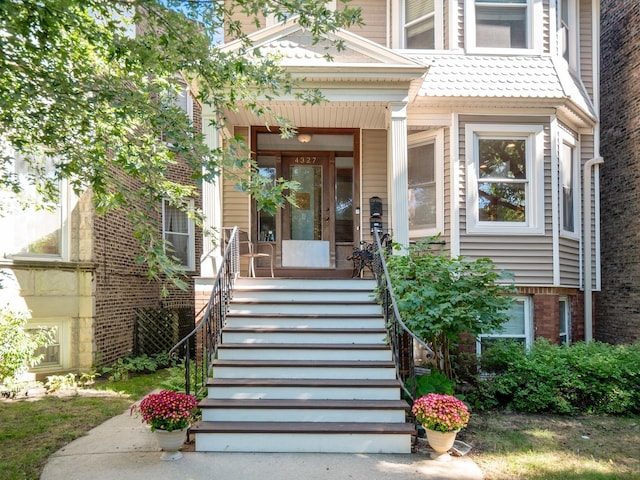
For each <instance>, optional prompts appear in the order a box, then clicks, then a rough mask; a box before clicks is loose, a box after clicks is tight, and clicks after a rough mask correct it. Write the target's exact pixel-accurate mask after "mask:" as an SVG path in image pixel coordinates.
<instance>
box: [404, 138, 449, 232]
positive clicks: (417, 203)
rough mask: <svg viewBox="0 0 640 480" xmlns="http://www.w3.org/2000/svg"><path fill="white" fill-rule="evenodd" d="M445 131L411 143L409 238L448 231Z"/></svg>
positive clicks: (416, 139)
mask: <svg viewBox="0 0 640 480" xmlns="http://www.w3.org/2000/svg"><path fill="white" fill-rule="evenodd" d="M442 137H443V135H442V132H439V133H438V134H437V135H434V134H432V133H430V134H426V133H420V134H414V135H412V136H410V137H409V140H408V144H409V145H408V147H409V148H408V171H409V173H408V183H409V192H408V198H409V237H410V238H412V239H415V238H423V237H428V236H432V235H435V234H437V233H438V232H442V231H443V230H444V218H443V217H444V213H443V208H444V207H443V205H442V201H443V198H444V192H443V189H444V185H443V183H444V180H443V172H442V168H443V152H442V148H443V146H442V142H443V138H442Z"/></svg>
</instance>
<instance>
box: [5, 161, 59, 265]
mask: <svg viewBox="0 0 640 480" xmlns="http://www.w3.org/2000/svg"><path fill="white" fill-rule="evenodd" d="M8 154H9V155H8V158H10V159H11V161H9V162H7V163H5V165H4V166H3V169H2V170H4V171H5V172H7V170H8V172H7V173H8V175H9V176H11V177H13V178H14V179H15V180H16V181H17V183H19V184H20V188H21V189H22V191H21V192H20V193H19V194H15V193H13V192H8V191H0V203H1V204H2V206H1V207H0V230H1V231H2V232H5V233H4V234H3V235H1V236H0V248H1V250H2V251H1V252H0V253H1V254H2V256H4V257H5V258H22V257H28V258H34V257H37V258H38V259H39V260H60V259H62V258H65V257H66V256H67V254H68V252H67V248H66V245H67V239H68V235H67V231H66V225H67V222H66V221H65V215H66V207H67V205H66V202H64V201H63V199H65V198H66V188H65V184H64V183H63V182H60V183H59V185H58V189H59V195H58V200H57V201H55V202H48V203H45V202H44V200H43V196H42V194H41V193H40V192H39V191H38V188H37V187H36V186H35V185H33V183H32V182H30V181H29V179H30V178H31V177H32V176H34V175H35V176H36V177H38V176H41V175H46V176H52V175H53V174H54V170H55V161H54V159H52V158H50V157H43V158H41V159H39V161H36V163H37V164H38V165H37V172H36V165H35V164H34V163H33V161H32V162H29V161H27V160H26V159H25V158H24V157H23V156H22V155H20V154H19V153H17V152H13V151H12V149H9V151H8Z"/></svg>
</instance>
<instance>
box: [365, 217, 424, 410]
mask: <svg viewBox="0 0 640 480" xmlns="http://www.w3.org/2000/svg"><path fill="white" fill-rule="evenodd" d="M373 233H374V238H375V242H376V246H377V248H375V249H374V252H373V262H372V264H373V265H372V270H373V273H374V275H375V277H376V280H377V282H378V300H379V301H380V303H381V304H382V310H383V314H384V319H385V324H386V327H387V332H388V334H389V343H390V345H391V349H392V352H393V359H394V362H395V365H396V375H397V377H398V380H399V381H400V382H401V384H402V388H403V390H404V392H405V393H406V395H407V396H408V397H409V398H410V399H411V401H413V400H415V397H416V382H415V376H416V370H415V361H414V357H413V347H414V342H417V343H418V345H420V346H422V347H423V348H424V349H425V351H426V353H427V355H428V356H430V357H431V356H433V355H434V353H433V350H432V349H431V347H429V345H427V344H426V343H425V342H423V341H422V340H421V339H420V338H419V337H417V336H416V335H415V334H414V333H413V332H412V331H411V330H410V329H409V327H407V326H406V325H405V323H404V322H403V321H402V317H401V316H400V311H399V310H398V305H397V304H396V299H395V296H394V294H393V285H392V283H391V278H390V277H389V270H388V269H387V262H386V261H385V252H389V251H390V247H391V237H390V235H389V234H388V233H385V234H384V235H383V236H382V238H381V236H380V231H379V230H377V229H376V230H374V231H373Z"/></svg>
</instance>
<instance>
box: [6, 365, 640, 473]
mask: <svg viewBox="0 0 640 480" xmlns="http://www.w3.org/2000/svg"><path fill="white" fill-rule="evenodd" d="M167 377H168V372H167V371H159V372H156V373H153V374H149V375H141V376H137V377H133V378H131V379H130V380H126V381H122V382H117V383H106V382H104V383H100V384H99V385H97V386H96V389H95V390H93V391H91V392H85V391H79V393H78V394H75V395H74V394H72V395H66V396H58V395H55V394H53V395H38V396H35V397H27V398H24V397H22V398H20V399H18V400H6V399H2V400H0V426H1V427H0V445H2V448H0V465H2V468H1V469H0V480H18V479H29V480H37V479H38V478H39V476H40V473H41V471H42V468H43V467H44V464H45V463H46V461H47V458H48V457H49V455H51V454H52V453H54V452H56V451H57V450H59V449H60V448H61V447H63V446H64V445H66V444H67V443H69V442H70V441H72V440H74V439H76V438H78V437H80V436H82V435H84V434H85V433H86V432H87V431H88V430H90V429H91V428H93V427H95V426H97V425H99V424H100V423H102V422H104V421H105V420H107V419H108V418H110V417H112V416H114V415H118V414H120V413H122V412H123V411H125V410H127V409H128V408H129V407H130V406H131V404H132V403H133V402H134V401H135V400H138V399H140V398H141V397H142V396H144V395H145V394H147V393H148V392H150V391H151V390H153V389H155V388H158V387H159V386H160V384H161V383H162V382H163V381H164V380H165V379H166V378H167ZM458 438H459V439H460V440H462V441H464V442H466V443H469V444H471V445H472V446H473V450H471V452H470V453H469V456H470V457H471V458H472V459H473V460H474V461H475V462H476V463H477V464H478V466H479V467H480V468H481V469H482V471H483V472H484V474H485V476H486V478H487V480H506V479H532V480H551V479H562V480H578V479H580V480H614V479H615V480H633V479H640V417H633V418H617V417H602V416H588V417H560V416H553V415H523V414H514V413H508V412H500V413H473V414H472V415H471V421H470V422H469V425H468V427H467V428H465V429H464V430H463V431H462V432H461V433H460V434H459V435H458Z"/></svg>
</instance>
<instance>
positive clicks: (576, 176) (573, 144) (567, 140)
mask: <svg viewBox="0 0 640 480" xmlns="http://www.w3.org/2000/svg"><path fill="white" fill-rule="evenodd" d="M563 145H568V146H569V147H570V148H571V150H572V152H573V155H572V158H571V170H572V175H573V226H574V229H573V231H571V230H566V229H565V225H564V195H563V191H562V190H563V171H564V168H563V163H564V157H563V155H562V146H563ZM578 159H579V153H578V142H577V141H576V139H575V137H574V136H573V135H571V134H569V133H568V132H566V131H564V130H562V129H560V134H559V135H558V212H559V215H558V220H559V222H560V235H561V236H562V237H566V238H572V239H575V240H577V239H579V238H580V234H581V228H580V226H581V221H580V218H581V215H580V201H579V199H580V195H581V191H580V169H579V167H578V164H579V160H578Z"/></svg>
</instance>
